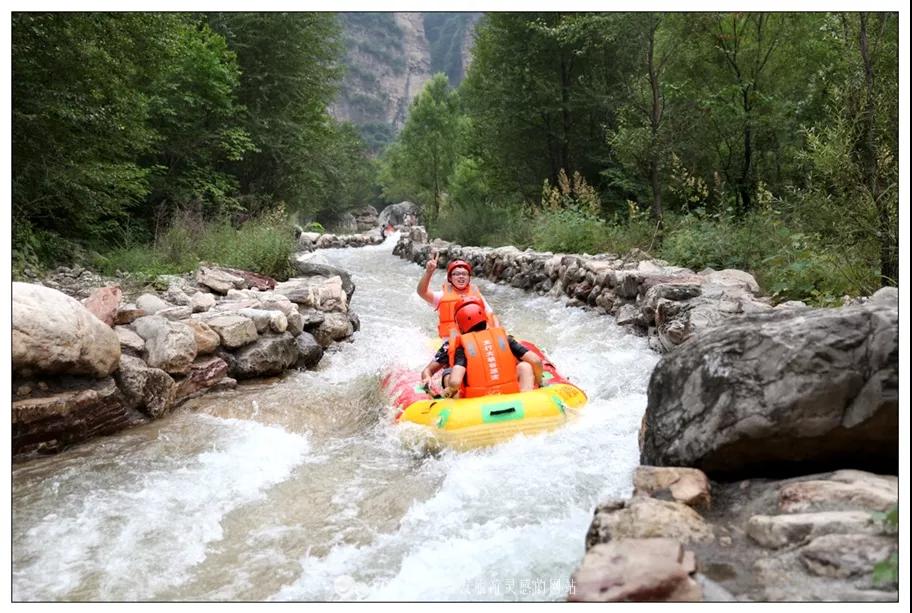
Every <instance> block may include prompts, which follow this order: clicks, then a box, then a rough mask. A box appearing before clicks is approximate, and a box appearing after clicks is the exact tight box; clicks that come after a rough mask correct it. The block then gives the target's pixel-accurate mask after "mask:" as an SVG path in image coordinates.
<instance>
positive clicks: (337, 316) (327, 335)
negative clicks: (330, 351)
mask: <svg viewBox="0 0 912 613" xmlns="http://www.w3.org/2000/svg"><path fill="white" fill-rule="evenodd" d="M354 332H355V327H354V325H353V324H352V322H351V320H350V319H349V318H348V315H346V314H345V313H326V317H325V319H324V320H323V323H321V324H320V325H319V326H317V328H316V329H315V330H313V331H312V332H311V333H312V334H313V336H314V338H315V339H317V342H318V343H320V346H321V347H324V348H325V347H329V346H330V345H332V344H333V342H334V341H335V342H338V341H342V340H345V339H347V338H348V337H350V336H351V335H352V334H354Z"/></svg>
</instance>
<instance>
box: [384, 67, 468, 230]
mask: <svg viewBox="0 0 912 613" xmlns="http://www.w3.org/2000/svg"><path fill="white" fill-rule="evenodd" d="M457 129H458V110H457V106H456V101H455V98H454V94H453V92H452V91H451V90H450V88H449V85H448V84H447V78H446V75H444V74H442V73H438V74H436V75H434V77H433V78H432V79H431V80H430V81H428V83H427V84H426V85H425V87H424V90H422V92H421V93H420V94H418V96H416V97H415V100H414V101H413V102H412V104H411V107H410V109H409V115H408V119H407V120H406V123H405V126H403V128H402V132H401V133H400V135H399V139H398V140H397V142H396V143H395V145H393V146H391V147H390V148H389V149H388V150H387V152H386V154H384V159H383V162H382V164H383V169H382V171H381V175H380V182H381V184H382V185H383V193H384V195H385V196H386V197H387V198H396V197H406V198H411V199H413V200H415V201H417V202H420V203H423V204H425V205H426V206H429V213H430V218H431V220H433V221H436V220H437V218H438V217H439V215H440V205H441V202H442V201H443V198H444V194H445V192H446V191H447V186H448V182H449V178H450V175H451V173H452V172H453V166H454V164H455V162H456V135H457Z"/></svg>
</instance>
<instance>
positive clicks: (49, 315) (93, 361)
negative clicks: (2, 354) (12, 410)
mask: <svg viewBox="0 0 912 613" xmlns="http://www.w3.org/2000/svg"><path fill="white" fill-rule="evenodd" d="M12 289H13V291H12V298H13V300H12V334H11V336H12V339H11V340H12V342H11V345H12V358H13V360H12V361H13V372H14V373H17V374H18V375H21V376H26V377H27V376H31V375H33V374H84V375H90V376H94V377H99V378H100V377H106V376H108V375H109V374H111V373H112V372H114V370H115V369H116V368H117V364H118V361H119V360H120V341H119V339H118V337H117V334H116V333H115V332H114V330H113V329H111V327H110V326H107V325H105V324H104V323H103V322H102V321H101V320H99V319H98V318H97V317H95V316H94V315H92V313H90V312H89V311H88V310H87V309H86V308H85V307H84V306H82V305H81V304H80V303H79V301H77V300H76V299H74V298H71V297H69V296H67V295H66V294H63V293H62V292H59V291H57V290H54V289H50V288H47V287H43V286H41V285H33V284H31V283H21V282H18V281H17V282H13V288H12Z"/></svg>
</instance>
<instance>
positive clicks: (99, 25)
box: [12, 13, 174, 263]
mask: <svg viewBox="0 0 912 613" xmlns="http://www.w3.org/2000/svg"><path fill="white" fill-rule="evenodd" d="M173 24H174V18H173V17H170V16H166V15H159V14H149V13H118V14H107V13H14V14H13V16H12V71H13V74H12V77H13V78H12V82H13V90H12V96H13V109H12V110H13V112H12V158H13V159H12V178H13V181H12V192H13V203H12V204H13V206H12V209H13V215H12V218H13V244H14V249H15V256H16V258H17V259H24V260H30V261H32V262H33V263H35V260H36V258H39V259H42V260H44V261H50V260H53V259H55V258H57V257H60V256H63V255H66V253H67V251H69V250H68V248H67V247H66V245H65V244H63V243H61V239H67V240H70V241H73V240H76V241H80V242H90V243H91V242H96V243H97V242H106V241H110V240H116V239H118V238H122V237H123V233H124V232H125V229H126V228H127V226H128V225H129V215H130V213H131V211H132V210H134V209H135V208H136V207H137V206H139V205H140V204H141V203H142V202H143V200H144V198H145V196H146V194H147V193H148V189H149V179H150V169H149V168H147V167H143V166H141V165H140V164H139V162H138V160H139V157H140V156H141V155H142V154H145V153H149V152H151V151H152V150H153V147H154V145H155V143H156V140H157V134H156V132H155V130H154V129H153V127H152V126H150V125H149V123H148V121H147V119H148V116H149V106H150V98H151V96H150V95H149V93H148V92H147V91H146V90H145V89H144V87H143V84H144V83H145V82H146V78H147V75H153V78H154V76H155V75H157V74H160V73H161V71H162V68H163V67H162V64H161V59H160V58H161V57H162V56H163V55H164V53H163V48H162V47H163V45H162V42H161V41H162V40H163V39H164V38H165V34H166V32H167V31H168V29H169V28H170V27H172V26H173Z"/></svg>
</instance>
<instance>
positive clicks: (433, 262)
mask: <svg viewBox="0 0 912 613" xmlns="http://www.w3.org/2000/svg"><path fill="white" fill-rule="evenodd" d="M424 270H425V271H426V272H429V273H433V272H434V271H435V270H437V250H436V249H435V250H433V251H432V252H431V258H430V259H429V260H428V261H427V263H426V264H425V265H424Z"/></svg>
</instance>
